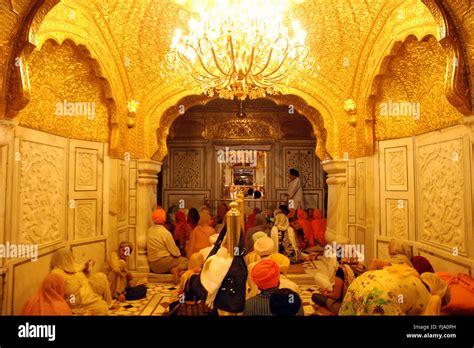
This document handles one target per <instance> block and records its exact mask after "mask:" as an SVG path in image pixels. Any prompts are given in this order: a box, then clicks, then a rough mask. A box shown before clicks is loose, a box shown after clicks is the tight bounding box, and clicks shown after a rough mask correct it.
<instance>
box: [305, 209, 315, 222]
mask: <svg viewBox="0 0 474 348" xmlns="http://www.w3.org/2000/svg"><path fill="white" fill-rule="evenodd" d="M306 214H308V221H309V222H310V223H311V222H313V220H314V208H308V209H306Z"/></svg>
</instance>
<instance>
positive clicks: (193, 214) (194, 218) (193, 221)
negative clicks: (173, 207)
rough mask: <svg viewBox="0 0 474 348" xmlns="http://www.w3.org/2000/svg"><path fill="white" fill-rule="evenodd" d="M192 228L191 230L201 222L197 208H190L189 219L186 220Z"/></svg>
mask: <svg viewBox="0 0 474 348" xmlns="http://www.w3.org/2000/svg"><path fill="white" fill-rule="evenodd" d="M186 222H187V223H188V225H189V227H190V228H191V231H192V230H194V228H196V226H197V224H198V223H199V212H198V210H197V209H196V208H191V209H189V212H188V219H187V221H186Z"/></svg>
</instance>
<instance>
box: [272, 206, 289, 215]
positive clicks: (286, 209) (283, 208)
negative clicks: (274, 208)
mask: <svg viewBox="0 0 474 348" xmlns="http://www.w3.org/2000/svg"><path fill="white" fill-rule="evenodd" d="M278 209H279V210H280V212H281V213H283V214H285V215H287V216H288V214H289V213H290V209H289V208H288V206H287V205H286V204H282V205H280V206H279V207H278ZM277 215H278V214H275V212H273V217H274V218H276V216H277Z"/></svg>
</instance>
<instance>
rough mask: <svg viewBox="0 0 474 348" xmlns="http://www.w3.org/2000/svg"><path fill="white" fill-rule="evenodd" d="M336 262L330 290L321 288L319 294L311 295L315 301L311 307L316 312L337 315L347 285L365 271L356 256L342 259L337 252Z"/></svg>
mask: <svg viewBox="0 0 474 348" xmlns="http://www.w3.org/2000/svg"><path fill="white" fill-rule="evenodd" d="M337 263H338V266H337V269H336V275H335V278H334V286H333V288H332V290H331V291H329V290H323V291H322V293H321V294H320V293H313V295H312V296H311V299H312V300H313V302H314V303H315V305H314V306H313V307H314V308H315V309H316V310H317V311H318V314H322V315H325V314H329V315H337V314H338V313H339V309H340V308H341V304H342V300H343V299H344V296H345V295H346V292H347V289H348V288H349V285H350V284H351V283H352V282H353V281H354V279H355V278H356V277H357V276H358V275H360V274H362V273H363V272H364V271H365V269H364V267H363V265H362V263H360V262H359V261H358V260H357V258H356V257H353V258H344V259H343V258H341V257H340V253H337ZM320 307H321V308H320Z"/></svg>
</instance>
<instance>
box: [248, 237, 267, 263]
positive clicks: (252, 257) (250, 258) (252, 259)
mask: <svg viewBox="0 0 474 348" xmlns="http://www.w3.org/2000/svg"><path fill="white" fill-rule="evenodd" d="M263 237H268V235H267V234H266V233H265V232H262V231H259V232H256V233H254V234H253V237H252V241H253V246H252V249H253V247H254V245H255V242H256V241H257V240H258V239H260V238H263ZM260 259H261V257H260V255H258V254H257V253H256V252H255V250H252V251H251V252H249V253H247V254H245V256H244V260H245V264H246V265H247V266H248V265H250V264H251V263H252V262H257V261H260Z"/></svg>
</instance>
